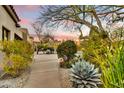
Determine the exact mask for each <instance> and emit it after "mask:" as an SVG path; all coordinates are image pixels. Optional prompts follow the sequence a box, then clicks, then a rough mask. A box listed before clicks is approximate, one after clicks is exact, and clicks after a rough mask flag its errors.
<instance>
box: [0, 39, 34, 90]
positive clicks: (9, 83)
mask: <svg viewBox="0 0 124 93" xmlns="http://www.w3.org/2000/svg"><path fill="white" fill-rule="evenodd" d="M1 46H2V48H1V51H3V52H4V53H5V56H4V58H3V62H1V63H0V87H2V88H4V87H6V88H9V87H10V88H11V87H12V88H14V87H23V86H24V84H25V83H26V81H27V79H28V78H29V74H30V65H31V63H32V58H33V48H32V46H31V45H30V44H29V43H28V42H24V41H3V42H1Z"/></svg>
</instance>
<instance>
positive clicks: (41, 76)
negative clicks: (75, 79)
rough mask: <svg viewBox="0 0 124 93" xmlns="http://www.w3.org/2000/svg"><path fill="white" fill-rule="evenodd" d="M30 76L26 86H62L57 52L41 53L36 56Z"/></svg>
mask: <svg viewBox="0 0 124 93" xmlns="http://www.w3.org/2000/svg"><path fill="white" fill-rule="evenodd" d="M34 60H35V62H34V63H33V65H32V71H31V75H30V78H29V80H28V82H27V84H26V86H25V87H26V88H60V87H61V86H60V79H59V70H58V67H59V66H58V61H57V55H56V54H39V55H35V57H34Z"/></svg>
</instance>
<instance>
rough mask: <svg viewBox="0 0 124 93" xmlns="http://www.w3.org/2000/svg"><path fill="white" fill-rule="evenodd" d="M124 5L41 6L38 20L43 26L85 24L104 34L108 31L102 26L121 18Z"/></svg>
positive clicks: (68, 26)
mask: <svg viewBox="0 0 124 93" xmlns="http://www.w3.org/2000/svg"><path fill="white" fill-rule="evenodd" d="M123 8H124V6H104V5H103V6H98V5H95V6H93V5H92V6H91V5H85V6H83V5H82V6H81V5H69V6H42V8H41V9H42V10H41V16H40V17H39V21H40V22H41V23H43V24H44V25H45V26H48V27H51V26H56V27H58V26H63V25H64V27H67V28H70V27H73V28H75V27H76V28H77V26H79V25H85V26H87V27H89V28H90V29H91V31H92V30H93V31H96V32H98V33H99V34H100V35H103V36H106V37H107V38H108V37H109V36H108V33H107V31H106V29H105V28H104V27H103V25H104V24H106V25H108V24H109V25H110V24H112V23H115V22H117V20H121V19H122V18H123V17H121V19H120V18H119V16H120V15H121V14H122V9H123Z"/></svg>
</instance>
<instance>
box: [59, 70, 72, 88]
mask: <svg viewBox="0 0 124 93" xmlns="http://www.w3.org/2000/svg"><path fill="white" fill-rule="evenodd" d="M60 79H61V86H62V88H72V83H71V82H70V79H69V69H65V68H60Z"/></svg>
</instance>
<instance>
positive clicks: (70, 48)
mask: <svg viewBox="0 0 124 93" xmlns="http://www.w3.org/2000/svg"><path fill="white" fill-rule="evenodd" d="M76 52H77V46H76V44H75V43H74V41H71V40H68V41H65V42H63V43H61V44H60V45H59V46H58V48H57V54H58V57H59V58H60V57H64V56H67V58H68V60H70V59H72V58H73V57H74V54H75V53H76Z"/></svg>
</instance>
